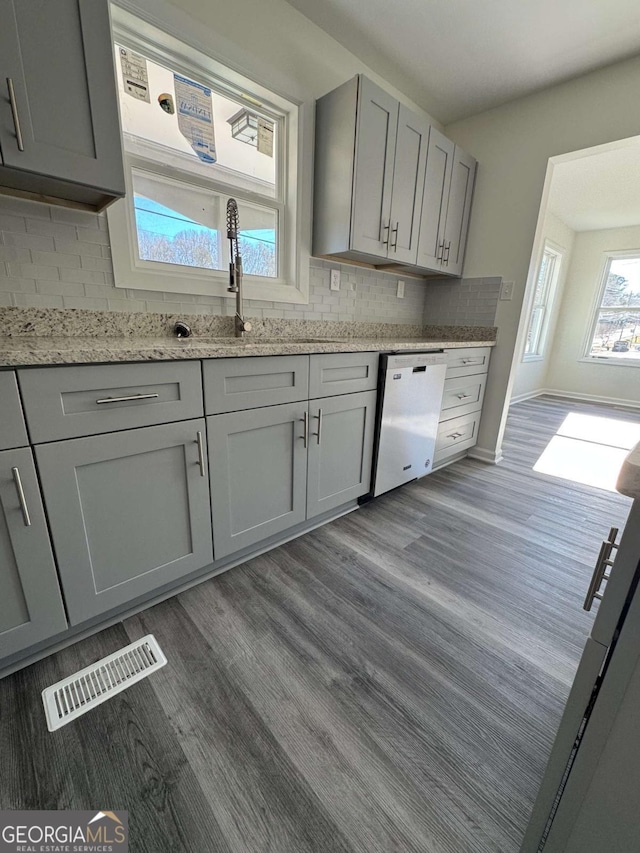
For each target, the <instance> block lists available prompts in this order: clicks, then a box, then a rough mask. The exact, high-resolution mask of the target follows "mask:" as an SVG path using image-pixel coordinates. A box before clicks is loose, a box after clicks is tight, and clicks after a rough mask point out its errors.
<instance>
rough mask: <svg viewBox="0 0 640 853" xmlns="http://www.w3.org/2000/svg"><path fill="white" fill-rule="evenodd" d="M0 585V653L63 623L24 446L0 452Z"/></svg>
mask: <svg viewBox="0 0 640 853" xmlns="http://www.w3.org/2000/svg"><path fill="white" fill-rule="evenodd" d="M0 589H2V594H1V595H0V658H6V657H7V656H8V655H12V654H15V653H16V652H20V651H22V650H23V649H26V648H28V647H29V646H32V645H34V644H35V643H39V642H41V641H42V640H46V639H47V638H49V637H52V636H54V635H55V634H58V633H60V632H61V631H64V630H65V628H66V627H67V620H66V617H65V613H64V607H63V606H62V598H61V596H60V587H59V586H58V576H57V574H56V567H55V564H54V562H53V554H52V553H51V544H50V542H49V534H48V532H47V524H46V521H45V517H44V510H43V508H42V500H41V499H40V489H39V488H38V481H37V479H36V472H35V467H34V464H33V458H32V456H31V451H30V450H29V449H28V448H23V449H22V450H5V451H4V452H2V453H0Z"/></svg>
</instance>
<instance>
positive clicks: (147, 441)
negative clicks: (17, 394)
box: [36, 419, 213, 625]
mask: <svg viewBox="0 0 640 853" xmlns="http://www.w3.org/2000/svg"><path fill="white" fill-rule="evenodd" d="M204 432H205V423H204V420H203V419H198V420H191V421H184V422H181V423H173V424H166V425H163V426H153V427H145V428H143V429H133V430H128V431H126V432H115V433H110V434H108V435H96V436H90V437H88V438H78V439H72V440H69V441H59V442H55V443H52V444H43V445H40V446H38V447H37V448H36V458H37V461H38V466H39V469H40V477H41V482H42V489H43V493H44V498H45V504H46V507H47V513H48V515H49V522H50V526H51V534H52V537H53V543H54V546H55V550H56V557H57V560H58V569H59V572H60V579H61V581H62V587H63V590H64V595H65V599H66V603H67V608H68V612H69V619H70V622H71V624H72V625H77V624H79V623H81V622H83V621H85V620H87V619H90V618H92V617H95V616H98V615H100V614H102V613H105V612H106V611H109V610H111V609H112V608H116V607H119V606H121V605H125V604H128V603H130V602H131V601H132V600H134V599H135V598H137V597H138V596H142V595H146V594H148V593H150V592H152V591H154V590H156V589H158V588H159V587H161V586H163V585H164V584H167V583H171V582H172V581H175V580H178V579H179V578H182V577H184V576H185V575H188V574H189V573H191V572H194V571H196V570H197V569H200V568H202V567H203V566H206V565H208V564H209V563H211V562H212V561H213V550H212V536H211V518H210V511H209V483H208V478H207V476H206V459H205V458H204V453H205V442H204Z"/></svg>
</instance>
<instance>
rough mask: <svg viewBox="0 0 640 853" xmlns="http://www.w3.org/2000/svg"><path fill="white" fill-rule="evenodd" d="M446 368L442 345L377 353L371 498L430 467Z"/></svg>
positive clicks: (426, 470) (421, 474) (424, 472)
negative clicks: (377, 401)
mask: <svg viewBox="0 0 640 853" xmlns="http://www.w3.org/2000/svg"><path fill="white" fill-rule="evenodd" d="M446 372H447V357H446V355H445V353H444V352H443V351H442V350H436V351H431V352H409V353H401V354H388V355H383V356H381V358H380V389H379V393H380V398H381V404H380V407H379V412H378V440H377V445H376V458H375V463H374V464H375V468H374V477H373V496H374V497H375V496H376V495H381V494H382V493H383V492H388V491H389V489H395V488H396V486H401V485H402V484H403V483H408V482H409V480H415V479H417V478H418V477H423V476H424V475H425V474H428V473H429V472H430V471H431V468H432V466H433V454H434V451H435V446H436V437H437V435H438V422H439V420H440V407H441V405H442V394H443V391H444V379H445V374H446Z"/></svg>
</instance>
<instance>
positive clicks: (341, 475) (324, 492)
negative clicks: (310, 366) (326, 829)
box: [307, 391, 377, 518]
mask: <svg viewBox="0 0 640 853" xmlns="http://www.w3.org/2000/svg"><path fill="white" fill-rule="evenodd" d="M376 396H377V394H376V392H375V391H363V392H362V393H360V394H345V395H344V396H341V397H328V398H325V399H323V400H315V401H313V402H312V403H310V404H309V408H310V424H311V427H310V430H311V435H310V443H309V461H308V467H307V518H313V517H314V516H316V515H320V513H323V512H327V511H328V510H331V509H335V508H336V507H338V506H341V505H342V504H344V503H347V502H348V501H350V500H354V499H355V498H359V497H360V496H361V495H364V494H366V493H367V492H368V491H369V488H370V485H371V462H372V457H373V437H374V427H375V415H376Z"/></svg>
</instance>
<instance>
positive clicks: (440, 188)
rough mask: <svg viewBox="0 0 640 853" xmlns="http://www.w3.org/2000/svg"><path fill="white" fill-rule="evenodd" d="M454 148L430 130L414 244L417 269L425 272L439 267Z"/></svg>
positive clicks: (444, 137) (441, 136)
mask: <svg viewBox="0 0 640 853" xmlns="http://www.w3.org/2000/svg"><path fill="white" fill-rule="evenodd" d="M454 149H455V146H454V144H453V142H451V140H450V139H447V137H446V136H444V135H443V134H442V133H440V131H438V130H436V128H435V127H432V128H431V130H430V132H429V148H428V151H427V168H426V173H425V181H424V196H423V200H422V217H421V220H420V238H419V241H418V266H420V267H426V268H427V269H441V268H442V256H443V253H444V242H445V237H444V230H445V223H446V218H447V202H448V200H449V190H450V187H451V173H452V170H453V155H454Z"/></svg>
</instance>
